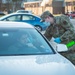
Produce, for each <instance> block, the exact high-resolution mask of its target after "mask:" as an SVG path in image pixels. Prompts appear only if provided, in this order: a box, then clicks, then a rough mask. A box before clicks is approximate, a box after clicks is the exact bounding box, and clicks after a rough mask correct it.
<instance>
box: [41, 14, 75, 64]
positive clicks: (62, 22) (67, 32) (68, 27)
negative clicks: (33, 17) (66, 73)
mask: <svg viewBox="0 0 75 75" xmlns="http://www.w3.org/2000/svg"><path fill="white" fill-rule="evenodd" d="M43 17H44V13H43V14H42V18H43ZM45 17H46V15H45ZM43 19H44V18H43ZM54 19H55V22H54V24H51V25H50V26H49V27H48V28H47V29H46V32H45V34H44V35H45V36H46V38H47V39H48V40H50V39H51V38H52V37H54V38H56V37H60V39H61V43H63V44H67V43H69V42H70V41H72V40H75V30H74V26H73V25H72V23H71V22H70V19H69V18H68V17H67V16H65V15H61V16H57V17H54ZM60 54H62V55H63V56H65V57H66V58H68V59H69V60H70V61H71V62H72V63H73V64H75V45H73V46H72V47H70V48H69V50H68V51H67V52H61V53H60Z"/></svg>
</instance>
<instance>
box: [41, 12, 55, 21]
mask: <svg viewBox="0 0 75 75" xmlns="http://www.w3.org/2000/svg"><path fill="white" fill-rule="evenodd" d="M48 16H50V17H54V16H53V15H52V14H51V13H50V12H49V11H45V12H43V13H42V14H41V16H40V17H41V22H43V21H45V19H46V18H47V17H48Z"/></svg>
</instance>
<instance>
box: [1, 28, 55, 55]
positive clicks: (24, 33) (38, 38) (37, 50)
mask: <svg viewBox="0 0 75 75" xmlns="http://www.w3.org/2000/svg"><path fill="white" fill-rule="evenodd" d="M53 53H54V51H53V50H52V48H51V47H50V46H49V44H48V43H47V41H46V40H45V39H44V38H43V36H42V35H41V34H40V33H39V32H38V31H37V30H35V29H27V28H26V29H25V28H18V29H17V28H16V29H0V55H22V54H23V55H24V54H25V55H28V54H29V55H34V54H35V55H37V54H53Z"/></svg>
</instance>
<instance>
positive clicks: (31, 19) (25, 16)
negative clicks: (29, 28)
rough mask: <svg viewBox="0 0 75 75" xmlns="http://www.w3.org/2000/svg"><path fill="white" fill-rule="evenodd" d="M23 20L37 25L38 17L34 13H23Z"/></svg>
mask: <svg viewBox="0 0 75 75" xmlns="http://www.w3.org/2000/svg"><path fill="white" fill-rule="evenodd" d="M22 22H27V23H29V24H32V25H35V22H36V18H35V17H34V16H33V15H28V14H23V15H22Z"/></svg>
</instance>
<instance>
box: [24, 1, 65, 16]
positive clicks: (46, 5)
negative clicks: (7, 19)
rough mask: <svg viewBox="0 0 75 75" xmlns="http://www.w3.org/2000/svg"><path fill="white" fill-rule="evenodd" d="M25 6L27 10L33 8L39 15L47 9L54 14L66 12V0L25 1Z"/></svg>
mask: <svg viewBox="0 0 75 75" xmlns="http://www.w3.org/2000/svg"><path fill="white" fill-rule="evenodd" d="M24 7H25V9H26V10H32V11H33V12H34V13H35V14H38V15H40V14H41V13H42V12H43V11H45V10H49V11H50V12H51V13H53V14H61V13H65V3H64V0H42V1H41V0H40V1H33V2H32V1H31V2H24Z"/></svg>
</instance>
